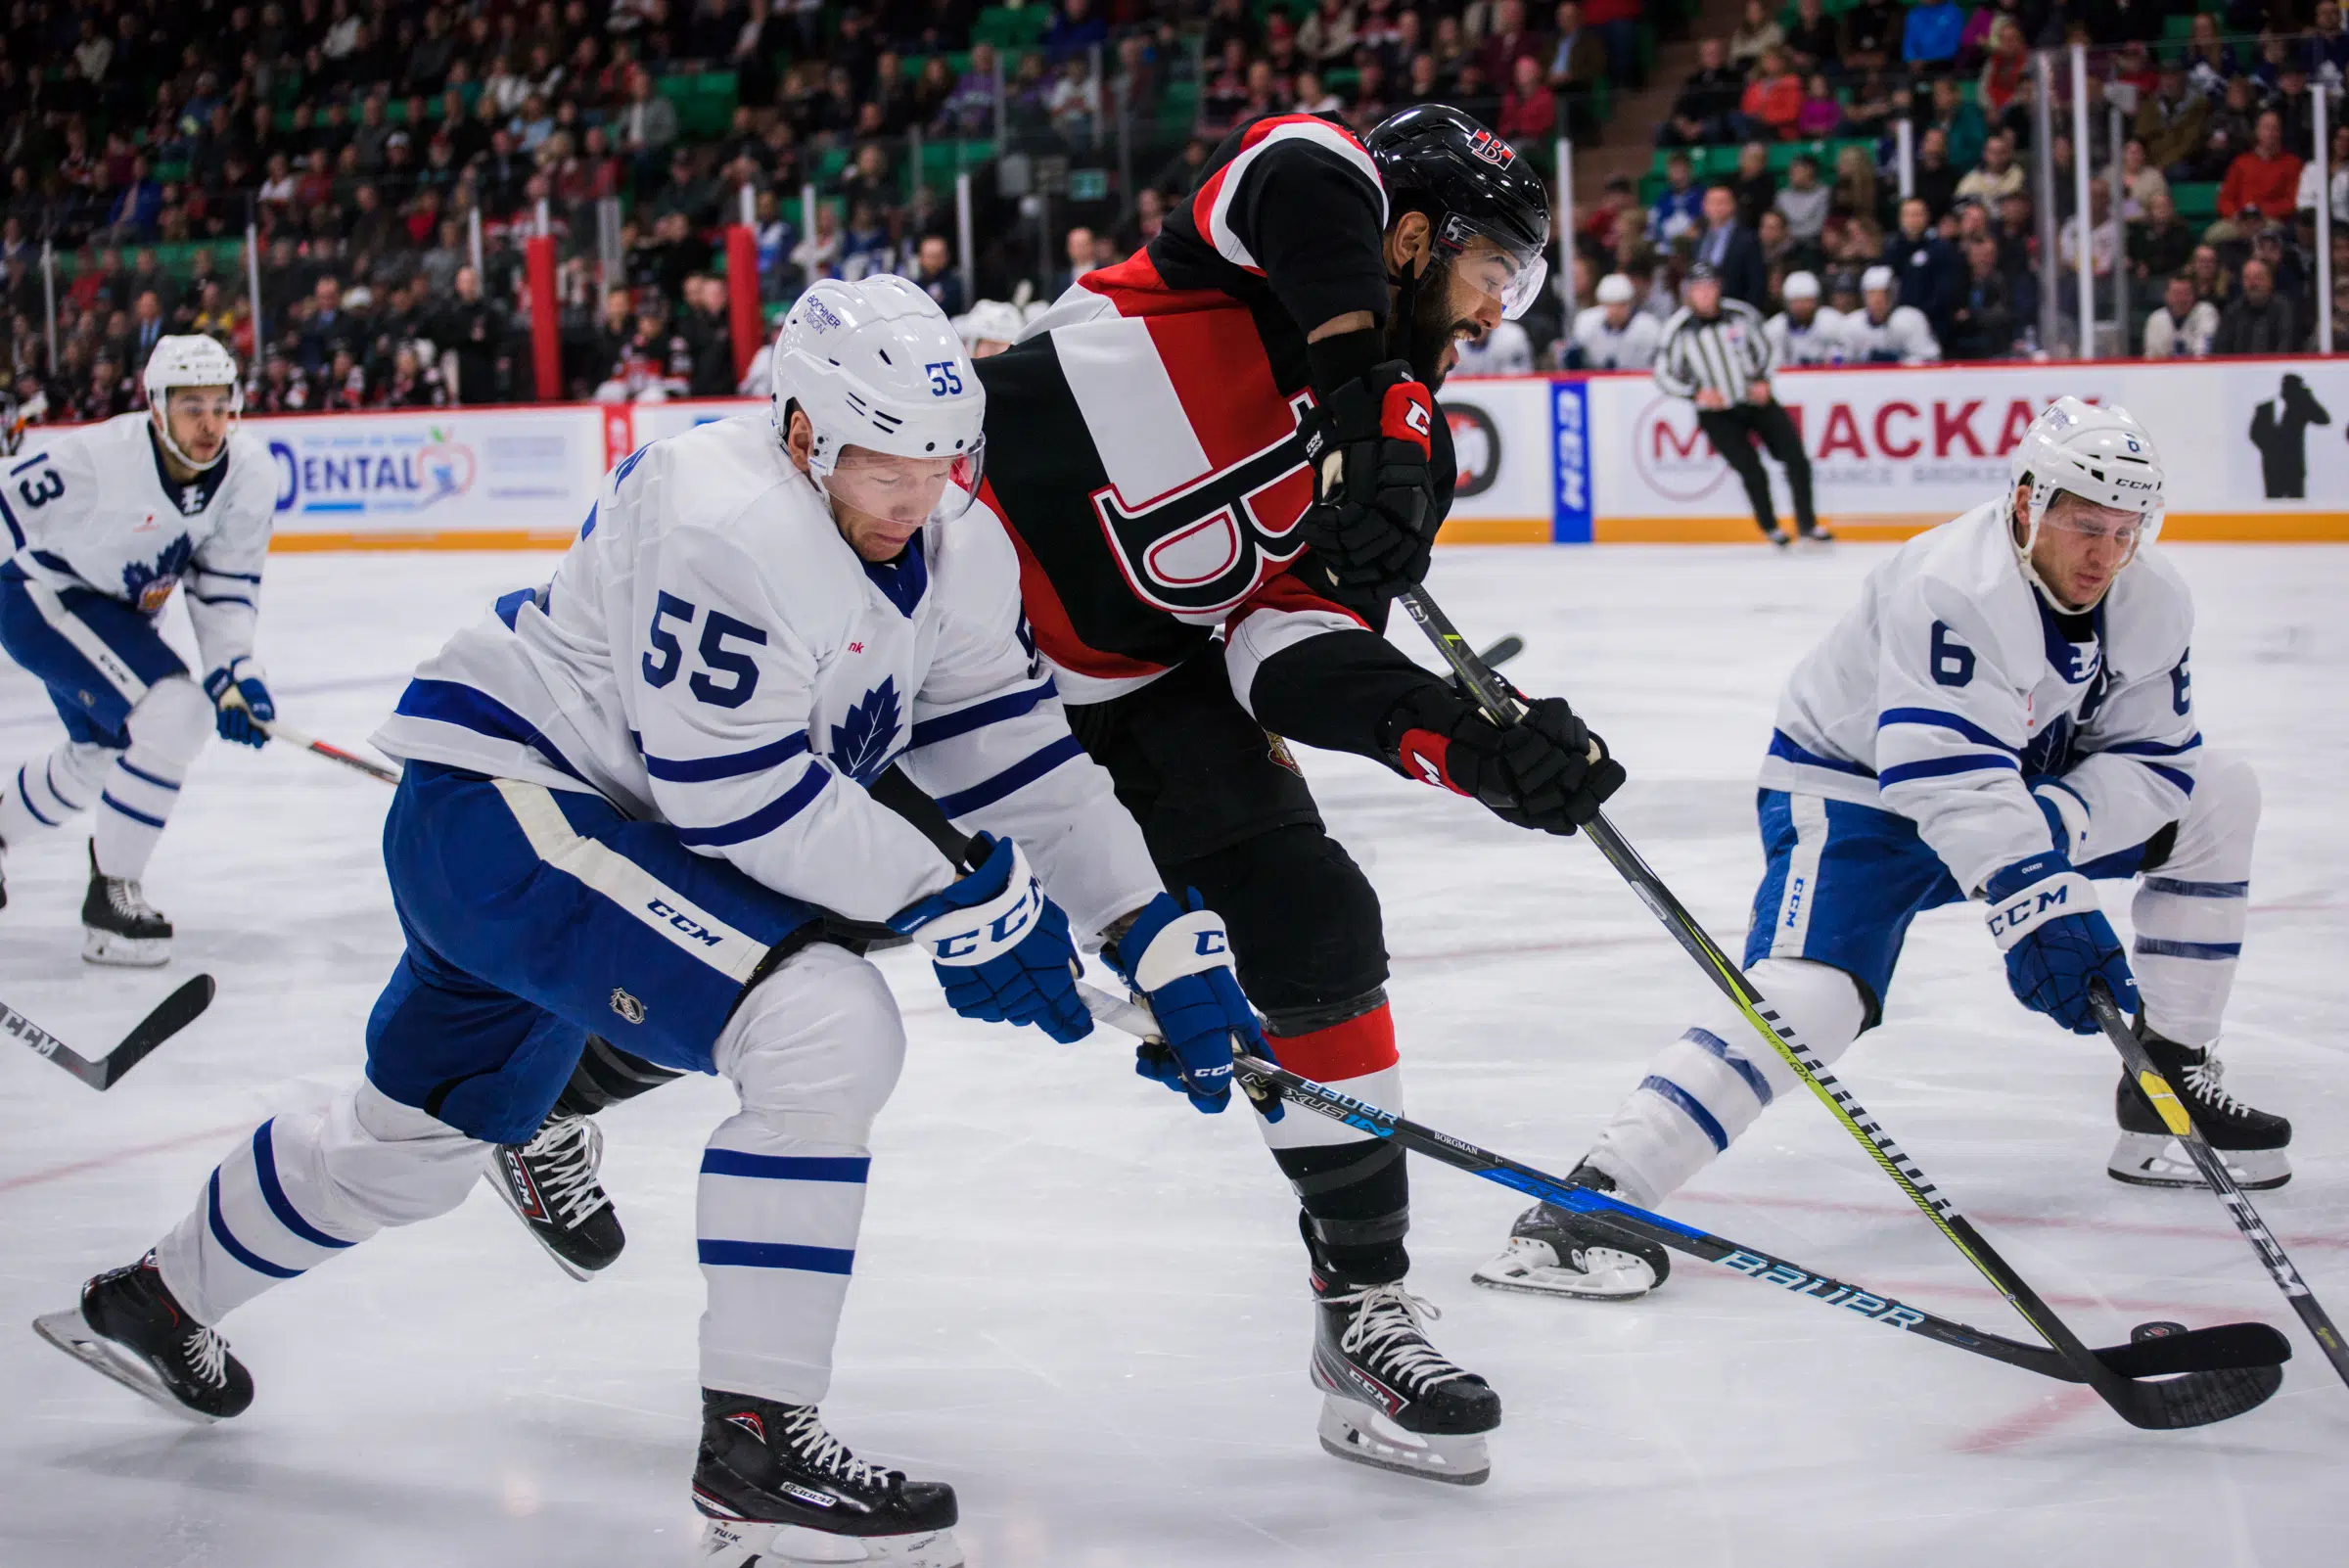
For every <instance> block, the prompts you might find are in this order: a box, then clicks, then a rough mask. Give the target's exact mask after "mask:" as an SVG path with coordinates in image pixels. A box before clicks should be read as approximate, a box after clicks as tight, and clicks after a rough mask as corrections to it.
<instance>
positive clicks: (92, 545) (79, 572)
mask: <svg viewBox="0 0 2349 1568" xmlns="http://www.w3.org/2000/svg"><path fill="white" fill-rule="evenodd" d="M25 436H26V444H27V446H30V444H31V440H32V438H35V437H46V438H47V439H46V441H45V442H44V444H42V445H41V446H39V447H38V448H37V449H34V450H29V451H26V452H23V453H20V454H19V455H18V456H16V457H14V458H11V459H9V460H8V461H7V462H6V464H5V466H4V467H0V524H4V525H5V526H6V527H7V529H8V538H9V545H10V547H11V549H12V551H13V552H14V553H13V554H11V556H10V557H9V559H8V561H7V563H6V564H5V565H0V573H6V574H8V575H9V576H14V577H16V578H18V579H19V580H21V581H25V582H29V583H32V584H35V585H36V586H38V587H43V588H48V589H50V590H52V591H55V590H60V589H66V588H87V589H90V590H92V591H94V592H97V593H102V594H104V595H106V596H107V597H108V598H110V599H117V600H120V601H121V602H122V603H124V604H127V605H131V606H133V607H135V608H137V609H139V610H141V611H143V612H145V613H146V614H148V615H151V616H152V615H157V614H160V613H161V610H162V608H163V606H164V604H165V603H167V602H168V601H169V600H170V597H171V590H172V589H173V588H174V587H176V586H178V584H179V581H180V579H181V578H182V577H185V578H187V579H188V619H189V621H190V622H191V623H194V625H195V628H196V642H197V646H198V649H199V651H200V652H201V653H202V654H203V656H204V668H205V669H221V668H223V667H225V666H227V665H228V664H230V663H231V662H232V661H235V660H238V659H242V658H246V657H248V656H249V655H251V654H252V652H253V624H254V622H255V621H256V620H257V619H258V615H259V610H258V605H259V603H260V597H261V564H262V561H263V560H264V559H265V558H266V557H267V555H268V553H269V530H270V527H271V525H272V524H273V523H274V522H275V521H276V517H277V469H276V466H275V465H274V464H273V463H271V461H270V459H269V449H268V448H267V447H265V446H263V445H262V444H261V442H260V440H259V438H257V437H254V436H252V435H249V434H247V433H245V432H243V431H234V430H232V431H231V432H230V433H229V438H228V453H227V455H226V456H225V457H223V458H222V459H221V460H220V461H219V462H217V463H214V464H213V465H212V466H211V467H210V468H208V469H207V470H206V471H205V472H204V473H202V474H199V475H198V476H196V478H195V479H193V480H191V481H189V482H188V483H186V484H181V483H179V482H178V481H176V480H173V479H172V478H171V477H170V476H169V475H168V474H166V473H165V472H164V470H163V459H162V454H161V451H160V450H159V448H158V446H157V444H156V440H155V438H154V436H152V435H151V434H150V433H149V427H148V416H147V415H146V414H143V413H142V414H123V415H120V416H119V417H117V418H115V419H110V420H108V421H106V422H105V423H104V424H101V425H84V426H81V427H79V428H75V429H67V430H58V431H43V430H40V429H37V428H36V429H34V430H31V431H27V432H26V433H25Z"/></svg>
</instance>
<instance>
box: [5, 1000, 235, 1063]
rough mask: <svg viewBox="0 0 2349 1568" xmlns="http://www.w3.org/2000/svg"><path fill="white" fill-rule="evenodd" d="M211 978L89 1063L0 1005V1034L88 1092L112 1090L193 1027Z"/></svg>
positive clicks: (153, 1014)
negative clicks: (153, 1053)
mask: <svg viewBox="0 0 2349 1568" xmlns="http://www.w3.org/2000/svg"><path fill="white" fill-rule="evenodd" d="M212 991H213V986H212V977H211V976H209V975H198V976H197V977H196V978H195V979H194V980H191V981H189V982H188V983H187V984H186V985H184V986H182V987H180V988H179V990H177V991H175V992H172V993H171V994H170V995H168V996H166V997H164V998H163V1000H162V1004H161V1006H159V1007H157V1008H156V1010H155V1011H154V1012H151V1013H149V1014H148V1015H147V1016H146V1017H145V1018H142V1019H140V1020H139V1022H138V1026H137V1027H136V1028H134V1029H133V1030H131V1032H130V1033H129V1034H127V1035H125V1036H123V1037H122V1041H121V1043H120V1044H118V1045H116V1046H115V1048H114V1049H113V1050H111V1051H109V1052H107V1053H106V1054H105V1055H104V1056H101V1057H99V1058H97V1059H96V1060H94V1061H93V1060H92V1059H91V1058H89V1057H87V1056H84V1055H82V1054H81V1053H80V1052H79V1051H76V1050H74V1049H73V1048H72V1047H70V1046H69V1045H68V1044H67V1043H66V1042H65V1041H64V1040H62V1039H59V1038H57V1037H56V1036H55V1035H52V1034H50V1033H49V1032H48V1031H47V1030H45V1029H43V1028H41V1026H40V1025H38V1024H36V1023H34V1022H33V1021H32V1020H31V1019H29V1018H27V1017H25V1016H24V1015H23V1013H20V1012H18V1011H17V1010H16V1009H15V1008H14V1007H11V1006H9V1005H8V1003H6V1002H0V1031H5V1032H6V1033H8V1034H10V1035H14V1036H15V1037H16V1038H19V1039H21V1040H23V1042H24V1043H25V1044H27V1045H29V1046H31V1047H32V1048H33V1049H34V1050H36V1051H39V1052H40V1053H41V1054H42V1055H43V1056H46V1057H48V1058H49V1060H51V1061H53V1062H55V1063H56V1064H57V1065H58V1066H60V1067H62V1068H64V1069H65V1070H66V1071H67V1072H69V1073H70V1074H72V1075H73V1076H74V1077H75V1078H78V1079H80V1080H81V1081H82V1082H83V1083H84V1084H88V1085H89V1086H90V1087H92V1088H94V1089H98V1090H101V1091H104V1090H106V1089H110V1088H113V1087H114V1086H115V1084H116V1083H117V1082H119V1081H120V1079H121V1077H122V1075H123V1074H125V1073H127V1072H129V1071H130V1070H131V1069H132V1068H134V1067H136V1066H138V1065H139V1063H141V1062H142V1061H145V1060H146V1059H147V1055H148V1053H149V1052H151V1051H153V1050H154V1049H155V1048H156V1047H157V1046H158V1045H161V1043H162V1042H163V1041H165V1040H167V1039H169V1038H171V1037H172V1036H174V1035H176V1034H178V1033H179V1032H180V1031H181V1030H183V1029H185V1028H187V1027H188V1026H189V1025H190V1024H192V1023H194V1022H196V1020H197V1018H198V1017H199V1016H200V1015H202V1013H203V1012H204V1010H205V1009H206V1008H207V1007H209V1006H210V1005H211V1004H212Z"/></svg>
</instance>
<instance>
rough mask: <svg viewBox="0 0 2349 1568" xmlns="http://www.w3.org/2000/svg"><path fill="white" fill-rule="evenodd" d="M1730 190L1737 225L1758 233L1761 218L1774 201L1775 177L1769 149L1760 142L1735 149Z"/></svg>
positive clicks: (1776, 191)
mask: <svg viewBox="0 0 2349 1568" xmlns="http://www.w3.org/2000/svg"><path fill="white" fill-rule="evenodd" d="M1729 189H1730V190H1732V191H1734V192H1736V193H1737V221H1738V222H1740V223H1742V224H1744V225H1745V226H1746V227H1747V228H1749V229H1759V228H1760V227H1761V225H1762V214H1763V213H1765V212H1767V211H1769V210H1770V209H1771V205H1772V204H1773V202H1775V201H1776V200H1777V195H1778V180H1777V176H1776V175H1774V174H1773V173H1771V171H1770V149H1769V148H1767V147H1765V146H1763V145H1762V143H1760V142H1747V143H1746V144H1745V145H1744V146H1743V147H1740V148H1739V149H1737V172H1736V174H1735V176H1733V177H1732V178H1731V180H1730V181H1729Z"/></svg>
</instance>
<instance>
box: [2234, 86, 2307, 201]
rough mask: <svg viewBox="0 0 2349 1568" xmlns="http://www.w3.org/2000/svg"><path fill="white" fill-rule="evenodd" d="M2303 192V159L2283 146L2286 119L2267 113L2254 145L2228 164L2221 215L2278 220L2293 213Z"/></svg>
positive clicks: (2256, 129) (2260, 120)
mask: <svg viewBox="0 0 2349 1568" xmlns="http://www.w3.org/2000/svg"><path fill="white" fill-rule="evenodd" d="M2299 192H2300V159H2299V158H2298V157H2297V156H2296V155H2295V154H2293V153H2291V152H2289V151H2287V150H2286V149H2285V148H2284V145H2283V119H2282V117H2281V116H2280V115H2277V114H2276V113H2275V111H2273V110H2269V111H2266V112H2263V113H2262V114H2261V115H2260V116H2259V118H2258V120H2257V121H2256V122H2255V126H2254V129H2253V132H2252V143H2251V146H2250V147H2249V148H2248V149H2246V150H2245V151H2244V152H2242V153H2240V154H2238V155H2236V157H2235V160H2234V162H2233V163H2231V164H2229V165H2228V168H2227V178H2226V181H2225V183H2223V184H2222V185H2220V187H2219V216H2221V217H2222V218H2230V219H2254V220H2255V219H2258V218H2263V217H2278V216H2282V215H2284V214H2287V213H2289V212H2290V211H2292V209H2293V208H2294V205H2295V202H2296V199H2297V198H2298V196H2299Z"/></svg>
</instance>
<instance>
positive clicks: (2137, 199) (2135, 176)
mask: <svg viewBox="0 0 2349 1568" xmlns="http://www.w3.org/2000/svg"><path fill="white" fill-rule="evenodd" d="M2121 187H2122V189H2123V190H2124V191H2125V192H2126V193H2127V201H2126V203H2125V205H2124V206H2123V207H2122V208H2121V216H2122V217H2123V218H2124V219H2126V220H2128V221H2132V222H2134V221H2135V220H2137V219H2138V218H2141V217H2142V216H2144V215H2145V213H2146V211H2147V210H2149V208H2150V206H2151V203H2152V200H2153V198H2154V197H2156V196H2161V197H2167V196H2168V195H2169V194H2170V182H2169V180H2168V179H2167V178H2166V177H2164V175H2163V174H2162V172H2161V170H2159V169H2157V168H2155V167H2154V166H2153V165H2152V164H2151V163H2149V162H2147V161H2146V160H2145V144H2144V143H2143V142H2141V141H2139V140H2138V139H2137V138H2136V137H2134V136H2132V137H2131V138H2130V139H2129V140H2128V142H2127V143H2126V144H2124V145H2123V147H2122V149H2121Z"/></svg>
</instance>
